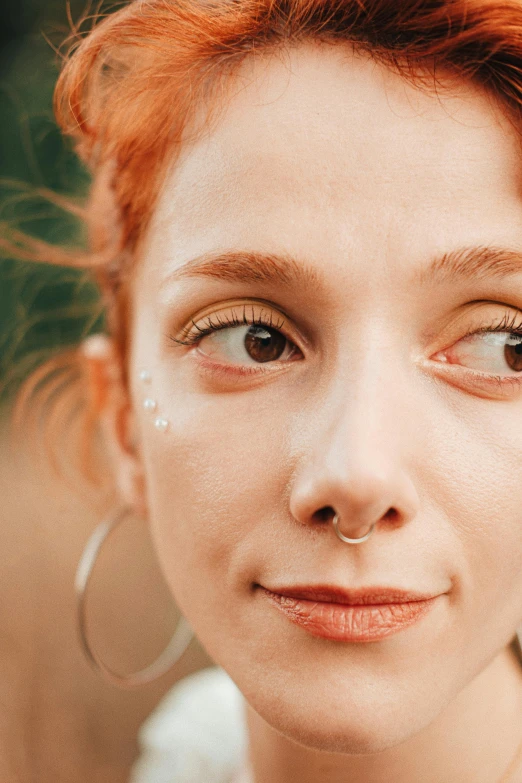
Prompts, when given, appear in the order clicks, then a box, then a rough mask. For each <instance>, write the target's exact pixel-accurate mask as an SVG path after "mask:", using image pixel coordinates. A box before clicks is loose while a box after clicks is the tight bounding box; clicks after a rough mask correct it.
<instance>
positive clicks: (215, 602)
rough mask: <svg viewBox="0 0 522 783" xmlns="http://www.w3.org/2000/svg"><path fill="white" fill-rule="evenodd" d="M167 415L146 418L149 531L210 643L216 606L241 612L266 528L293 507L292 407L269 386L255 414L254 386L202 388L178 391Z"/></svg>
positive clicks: (233, 617)
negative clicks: (232, 390) (202, 391)
mask: <svg viewBox="0 0 522 783" xmlns="http://www.w3.org/2000/svg"><path fill="white" fill-rule="evenodd" d="M166 417H167V418H168V420H169V429H168V431H167V432H165V433H158V432H157V431H155V429H154V427H153V425H151V424H149V423H146V426H144V428H143V444H144V459H145V471H146V476H147V500H148V505H149V512H150V524H151V531H152V535H153V538H154V541H155V546H156V550H157V554H158V557H159V560H160V563H161V565H162V568H163V571H164V574H165V576H166V578H167V581H168V583H169V586H170V587H171V590H172V592H173V594H174V596H175V598H176V600H177V602H178V604H179V606H180V608H181V610H182V611H183V612H184V614H185V615H186V617H187V619H188V620H189V622H191V624H192V625H193V628H194V630H195V631H196V633H198V635H199V636H200V638H202V641H203V642H204V643H205V640H206V636H207V626H211V627H213V626H215V624H216V622H215V618H216V616H218V614H219V615H226V618H228V621H229V622H230V624H231V626H234V625H235V623H236V622H237V620H238V615H237V612H240V611H242V610H243V609H244V606H245V603H244V602H248V599H249V595H250V588H251V585H252V581H253V580H254V579H255V573H256V569H257V567H258V565H259V557H260V555H261V550H262V543H263V536H265V535H269V536H270V535H272V533H273V530H274V525H278V524H279V525H280V524H281V522H282V521H283V520H284V519H286V517H287V516H288V510H287V508H286V506H287V503H285V497H286V491H285V490H286V488H287V487H288V484H289V480H290V479H289V476H290V474H291V468H290V466H289V464H288V461H287V458H286V457H285V445H284V444H285V442H286V441H287V438H286V437H285V430H284V418H285V417H284V415H283V414H282V412H281V411H278V409H277V406H275V405H274V402H273V400H272V399H270V395H267V398H266V400H265V401H262V400H260V401H258V403H257V405H255V406H254V415H253V408H252V400H249V399H248V396H247V395H244V396H243V399H241V400H239V398H238V397H236V398H234V395H226V396H225V395H224V396H222V397H221V398H220V399H219V400H218V399H217V397H216V399H214V400H212V401H210V402H209V400H208V398H204V397H198V395H197V394H192V396H191V397H190V398H187V399H184V401H183V402H181V401H179V400H176V401H174V402H173V403H172V404H171V405H170V406H169V411H168V413H167V414H166ZM274 432H277V433H278V436H277V437H273V433H274ZM225 607H226V611H225ZM226 618H225V619H224V621H225V622H226ZM220 628H221V630H222V628H223V627H222V626H220ZM230 632H233V628H231V629H230V630H229V633H230Z"/></svg>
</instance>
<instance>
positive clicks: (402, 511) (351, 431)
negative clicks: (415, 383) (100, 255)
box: [290, 385, 419, 539]
mask: <svg viewBox="0 0 522 783" xmlns="http://www.w3.org/2000/svg"><path fill="white" fill-rule="evenodd" d="M381 386H382V385H381ZM374 388H375V387H374ZM342 397H343V399H342V400H341V401H340V402H337V403H335V404H334V403H333V402H330V404H328V403H327V404H326V405H322V406H319V409H320V410H321V413H320V415H319V419H318V420H317V419H316V421H315V424H314V426H313V436H310V437H309V442H308V444H307V446H304V447H303V449H302V452H301V458H300V459H299V460H298V462H297V469H296V473H295V476H294V482H293V485H292V487H291V492H290V512H291V514H292V516H293V517H294V519H296V520H297V521H298V522H301V523H302V524H303V525H306V526H309V527H310V526H311V527H314V528H317V527H325V523H327V522H331V521H332V520H333V518H334V516H335V514H337V515H338V527H339V530H340V531H341V532H342V533H343V534H344V535H345V536H347V537H350V538H360V537H362V536H364V535H365V534H366V533H367V532H368V531H369V529H370V528H371V526H372V525H375V529H374V531H373V536H372V538H373V539H375V537H376V536H378V533H379V531H384V530H394V529H397V528H399V527H401V526H403V525H404V524H406V523H407V522H408V521H410V520H412V519H414V517H415V516H416V515H417V513H418V511H419V496H418V492H417V490H416V487H415V485H414V483H413V477H412V476H411V475H410V472H409V470H408V464H407V460H406V454H408V453H411V446H412V443H411V438H412V436H413V440H414V439H415V430H413V431H411V430H410V429H409V428H408V427H406V426H405V420H406V417H407V407H408V406H407V403H406V402H405V401H403V402H402V403H400V402H394V401H393V399H391V398H390V397H389V395H387V393H386V390H384V391H382V392H379V391H376V392H373V393H371V394H362V393H360V394H358V395H357V397H356V398H354V397H353V396H352V399H351V400H349V401H347V400H346V397H347V395H346V393H345V394H343V395H342ZM316 410H317V409H316ZM305 429H306V426H305ZM408 432H410V435H408ZM409 439H410V440H409Z"/></svg>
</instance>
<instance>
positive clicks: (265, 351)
mask: <svg viewBox="0 0 522 783" xmlns="http://www.w3.org/2000/svg"><path fill="white" fill-rule="evenodd" d="M285 346H286V337H284V336H283V335H282V334H281V332H278V331H277V329H271V328H270V327H269V326H251V327H250V329H249V330H248V332H247V335H246V337H245V348H246V350H247V352H248V355H249V356H250V358H251V359H254V360H255V361H256V362H273V361H275V360H276V359H279V357H280V356H281V355H282V353H283V351H284V349H285Z"/></svg>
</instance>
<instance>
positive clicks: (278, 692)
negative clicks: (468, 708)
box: [121, 45, 522, 752]
mask: <svg viewBox="0 0 522 783" xmlns="http://www.w3.org/2000/svg"><path fill="white" fill-rule="evenodd" d="M517 145H518V142H517V139H516V135H515V132H514V131H513V129H512V127H511V126H510V124H509V122H508V120H507V119H506V118H505V117H504V116H503V114H502V113H501V111H500V110H499V108H498V106H497V105H496V104H495V102H494V101H493V100H492V99H490V98H489V97H488V96H487V95H486V94H485V92H483V91H482V90H481V88H479V87H478V86H473V85H471V84H465V83H461V82H459V81H454V82H453V86H452V87H451V88H448V87H447V86H446V87H441V88H440V90H439V95H435V94H428V93H426V92H421V91H420V90H419V89H418V88H417V87H414V86H412V85H409V84H408V83H406V82H405V81H404V80H403V79H402V78H401V77H399V76H398V75H394V74H393V73H392V72H391V71H389V70H388V69H386V68H385V67H384V66H382V65H379V64H376V63H375V62H373V61H372V60H371V59H369V58H368V57H367V56H363V55H354V54H353V53H352V52H351V50H349V49H348V48H347V47H346V48H345V47H341V46H337V47H318V46H315V45H303V46H301V47H299V48H296V49H294V50H293V51H291V52H290V53H288V55H287V56H286V57H279V58H277V57H273V58H268V57H260V58H259V59H257V60H256V61H254V60H252V59H250V60H248V61H247V62H246V63H245V64H244V66H243V67H242V70H241V73H240V78H239V79H238V80H237V81H236V82H235V89H234V92H233V97H231V99H230V102H229V103H228V104H227V108H226V111H225V113H224V114H223V116H222V117H221V118H220V120H219V122H218V123H217V125H216V126H215V127H214V128H213V129H211V131H210V132H209V133H207V134H206V135H204V136H203V137H201V136H200V137H199V139H198V140H197V141H194V140H192V141H191V143H190V144H188V143H187V145H186V146H185V148H184V153H183V156H182V158H181V159H180V161H179V162H178V164H177V165H176V167H175V170H174V171H173V172H172V174H171V175H170V176H169V178H168V180H167V183H166V186H165V187H164V189H163V191H162V195H161V198H160V201H159V204H158V207H157V210H156V214H155V218H154V221H153V224H152V226H151V228H150V230H149V234H148V237H147V240H146V243H145V244H144V249H143V257H142V259H141V263H140V266H139V270H138V272H137V275H136V278H135V285H134V287H133V292H132V296H133V309H134V317H133V326H132V346H133V348H132V354H131V359H130V373H131V376H130V377H131V398H132V406H133V411H134V416H135V427H136V432H137V439H138V443H139V450H138V453H139V456H138V457H137V459H138V460H139V461H140V462H141V464H142V466H143V473H144V477H145V482H144V483H145V489H144V502H145V503H146V506H147V509H148V514H149V519H150V527H151V532H152V536H153V539H154V542H155V546H156V549H157V553H158V556H159V560H160V562H161V566H162V568H163V570H164V573H165V575H166V577H167V580H168V582H169V585H170V587H171V589H172V593H173V595H174V596H175V598H176V600H177V602H178V603H179V606H180V608H181V610H182V611H183V612H184V614H185V615H186V617H187V619H188V620H189V622H190V623H191V625H192V626H193V628H194V630H195V632H196V633H197V635H198V636H199V638H200V640H201V641H202V643H203V645H204V646H205V647H206V649H207V650H208V652H209V653H210V655H211V656H212V657H213V658H214V659H215V661H216V662H217V663H218V664H220V665H221V666H223V667H224V668H225V669H226V670H227V671H228V672H229V674H230V675H231V676H232V677H233V679H234V680H235V681H236V683H237V684H238V686H239V688H240V689H241V690H242V692H243V693H244V694H245V696H246V698H247V699H248V701H249V702H250V704H251V705H252V707H253V708H254V709H255V710H256V711H257V712H258V713H259V714H260V715H261V716H262V717H263V718H264V719H265V720H266V721H267V722H268V723H269V724H271V725H272V726H274V727H275V728H277V729H279V730H280V731H281V732H283V733H284V734H286V735H288V736H290V737H293V738H295V739H297V740H300V741H302V742H303V743H305V744H309V745H312V746H315V747H323V748H331V749H338V750H339V749H342V750H345V751H348V752H350V751H355V750H357V749H358V750H361V749H364V750H365V751H366V752H370V751H371V750H375V749H377V748H379V747H383V746H386V745H392V744H394V743H398V742H399V741H401V740H402V739H404V738H405V737H408V736H411V735H412V734H413V733H415V732H416V731H418V730H420V729H421V728H422V727H424V726H426V725H427V724H428V723H429V722H431V721H432V720H433V719H434V718H435V717H436V716H437V715H438V714H439V713H440V712H441V711H442V710H443V708H444V707H445V706H446V705H447V704H448V703H449V702H450V701H451V700H452V699H453V698H454V697H455V696H456V695H457V694H458V693H459V692H460V691H461V690H462V689H463V688H464V686H465V685H466V684H468V683H469V682H470V681H471V680H472V679H473V678H474V677H475V676H476V675H477V674H478V673H479V672H481V671H482V670H483V669H484V668H485V667H486V665H487V664H488V663H489V662H491V661H492V659H493V658H494V657H495V656H496V655H497V653H498V652H499V651H500V650H502V649H503V648H504V647H505V646H506V645H507V644H508V643H509V641H510V640H511V638H512V636H513V634H514V631H515V629H516V627H517V625H518V624H519V622H520V620H521V618H522V568H520V563H521V562H522V511H521V509H522V502H521V501H522V490H521V489H520V487H521V486H522V460H521V454H522V427H521V426H520V421H521V420H522V419H521V417H522V355H521V353H520V348H519V347H518V346H519V344H520V343H519V341H518V338H517V337H516V335H514V334H513V332H514V330H516V329H517V328H518V327H520V328H521V330H522V205H521V200H520V195H521V194H520V166H519V148H518V146H517ZM488 248H494V249H495V252H490V251H488ZM245 322H246V323H245ZM209 326H210V327H211V328H212V329H214V330H215V331H214V332H213V333H210V334H207V335H205V334H202V330H206V329H207V327H209ZM219 326H221V327H224V328H220V329H217V328H216V327H219ZM495 329H496V330H497V331H494V330H495ZM481 330H482V331H481ZM180 341H181V342H180ZM191 341H192V342H191ZM183 343H187V344H183ZM189 343H190V344H189ZM144 370H146V371H148V372H149V373H150V376H151V379H150V381H149V382H148V383H147V382H145V381H143V380H142V379H140V373H141V372H142V371H144ZM147 398H149V399H152V400H154V401H156V403H157V407H156V410H155V411H152V410H150V409H149V410H146V409H145V408H144V407H143V403H144V401H145V400H146V399H147ZM158 417H159V418H161V419H165V420H166V421H167V422H168V426H167V428H166V430H165V429H164V428H163V429H161V428H160V429H158V428H157V427H156V426H155V420H156V418H158ZM126 464H127V463H125V462H124V460H122V467H121V471H122V472H125V470H126V467H125V465H126ZM333 510H335V511H336V512H337V513H338V514H339V515H340V518H341V522H342V529H343V532H345V533H346V534H347V535H352V536H357V535H362V533H363V532H364V531H365V530H366V529H367V527H368V525H370V524H372V523H376V525H375V529H374V531H373V534H372V536H371V537H370V538H369V539H368V540H367V541H365V542H364V543H363V544H361V545H357V546H351V545H348V544H345V543H342V542H341V541H340V540H339V538H338V537H337V536H336V535H335V532H334V530H333V527H332V524H331V518H332V513H333ZM302 585H328V586H337V587H339V588H345V589H348V588H352V587H368V586H393V587H399V588H403V589H407V590H414V591H419V592H422V593H427V594H429V595H433V596H438V597H437V598H436V599H435V600H434V601H433V602H432V605H431V608H430V610H429V612H428V613H427V614H426V615H425V616H423V617H422V618H421V619H419V620H418V621H417V622H416V623H414V624H413V625H410V626H404V627H402V628H401V629H400V630H399V631H396V632H395V633H391V634H390V635H387V636H383V637H382V638H378V639H374V640H372V641H365V642H363V641H361V639H360V638H359V639H357V640H354V641H350V640H346V639H344V640H343V639H339V638H331V637H332V634H330V631H332V623H330V624H328V623H329V621H328V618H326V620H325V623H326V625H325V628H326V631H325V632H324V633H321V632H320V631H321V629H320V628H319V626H318V623H317V622H315V623H314V622H311V623H310V626H309V627H306V625H303V624H302V623H300V624H296V623H295V622H293V621H292V619H291V617H290V616H289V615H288V614H284V613H282V612H281V610H280V609H279V608H278V607H277V605H276V604H274V603H273V602H272V601H271V600H270V599H269V597H268V593H266V592H265V590H263V588H265V589H267V590H269V591H272V592H273V593H277V591H278V589H283V588H295V586H302ZM290 605H292V606H293V604H290ZM320 617H322V618H323V619H324V615H320ZM334 625H335V622H334ZM341 625H342V622H341ZM340 633H341V635H342V633H343V629H342V628H341V630H340ZM329 635H330V638H328V637H329ZM333 636H334V637H335V633H334V634H333ZM434 683H436V687H434Z"/></svg>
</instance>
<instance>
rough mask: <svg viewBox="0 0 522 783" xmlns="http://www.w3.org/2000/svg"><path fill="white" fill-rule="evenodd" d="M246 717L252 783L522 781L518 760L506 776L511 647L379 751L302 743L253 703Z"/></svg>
mask: <svg viewBox="0 0 522 783" xmlns="http://www.w3.org/2000/svg"><path fill="white" fill-rule="evenodd" d="M492 716H494V720H492ZM247 723H248V731H249V737H250V758H251V764H252V770H253V776H254V780H255V783H292V781H295V780H299V781H300V783H316V781H317V780H328V783H346V781H347V780H349V781H350V783H389V781H390V780H393V781H394V783H418V781H419V780H422V781H423V783H440V781H441V780H458V781H459V783H492V781H493V782H494V783H500V782H501V781H502V783H522V763H521V764H520V766H519V768H518V769H517V770H515V769H513V770H512V775H510V777H509V781H508V780H506V781H504V780H503V776H504V775H505V774H506V771H507V769H508V766H509V764H510V760H511V759H513V758H514V757H515V755H516V753H517V749H518V747H519V745H520V742H521V740H522V667H521V665H520V661H519V659H518V657H517V655H516V653H515V651H514V650H513V648H512V647H511V646H509V647H507V648H506V649H504V650H502V651H501V653H499V654H498V655H497V657H496V658H495V659H494V660H493V661H492V662H491V663H490V664H489V666H487V667H486V669H484V670H483V671H482V672H481V673H480V674H479V675H478V676H477V677H476V678H475V679H474V680H473V681H472V682H470V683H469V684H468V685H467V686H466V688H464V689H463V690H462V691H461V692H460V693H459V695H458V696H457V697H456V699H454V701H453V702H451V703H450V704H449V705H448V706H447V707H446V708H445V710H444V711H443V712H442V713H441V714H440V715H439V716H438V717H437V718H436V720H434V721H433V722H432V723H431V724H429V726H427V727H426V728H425V729H423V730H422V731H421V732H419V733H417V734H415V735H414V736H413V737H409V738H408V739H407V740H405V741H404V742H403V743H401V744H400V745H397V746H395V747H392V748H389V749H387V750H384V751H382V752H380V753H377V754H372V755H364V756H360V755H357V756H347V755H345V754H336V753H323V752H320V751H317V750H315V749H311V748H306V747H304V746H302V745H298V744H296V743H295V742H294V741H292V740H290V739H289V738H287V737H285V736H283V735H282V734H280V733H278V732H276V731H275V730H274V729H273V728H272V727H271V726H269V725H268V724H267V723H266V722H265V721H264V720H263V719H262V718H261V717H260V716H259V715H258V714H257V713H255V712H254V710H253V709H252V708H251V707H247Z"/></svg>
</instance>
